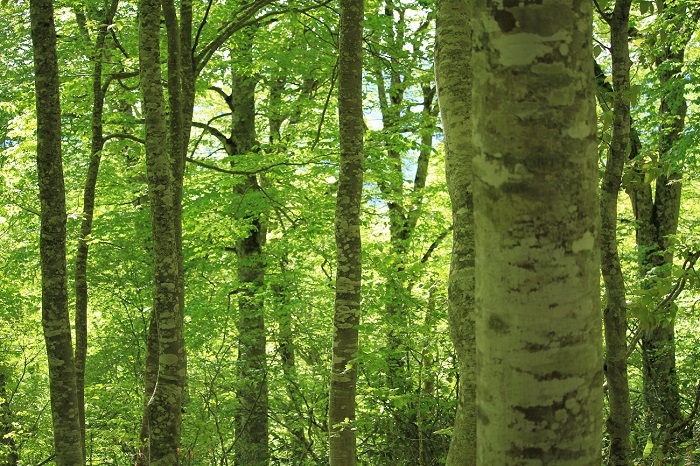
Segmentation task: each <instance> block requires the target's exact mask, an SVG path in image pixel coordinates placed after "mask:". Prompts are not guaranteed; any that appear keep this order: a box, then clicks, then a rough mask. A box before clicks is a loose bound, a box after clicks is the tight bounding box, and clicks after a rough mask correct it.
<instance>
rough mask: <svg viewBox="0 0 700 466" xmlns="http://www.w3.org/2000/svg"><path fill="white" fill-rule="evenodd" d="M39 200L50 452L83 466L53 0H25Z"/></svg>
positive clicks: (60, 461)
mask: <svg viewBox="0 0 700 466" xmlns="http://www.w3.org/2000/svg"><path fill="white" fill-rule="evenodd" d="M30 15H31V27H32V45H33V49H34V72H35V89H36V115H37V134H36V141H37V173H38V178H39V198H40V200H41V239H40V254H41V308H42V326H43V329H44V339H45V341H46V353H47V356H48V361H49V391H50V398H51V415H52V421H53V434H54V451H55V454H56V464H57V465H58V466H76V465H84V464H85V458H84V456H83V454H82V452H83V449H82V436H81V433H80V410H79V408H78V396H77V391H76V381H75V380H76V379H75V360H74V359H73V344H72V341H71V329H70V320H69V316H68V285H67V276H66V195H65V188H64V181H63V165H62V161H61V105H60V99H59V85H58V57H57V54H56V30H55V26H54V19H53V1H51V0H32V1H31V2H30Z"/></svg>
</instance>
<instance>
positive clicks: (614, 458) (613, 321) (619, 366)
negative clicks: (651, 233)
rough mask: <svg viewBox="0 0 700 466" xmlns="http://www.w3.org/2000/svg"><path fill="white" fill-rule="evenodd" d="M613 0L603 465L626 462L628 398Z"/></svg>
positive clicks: (620, 112)
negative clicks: (606, 444)
mask: <svg viewBox="0 0 700 466" xmlns="http://www.w3.org/2000/svg"><path fill="white" fill-rule="evenodd" d="M631 3H632V2H631V0H618V1H617V2H616V3H615V7H614V10H613V14H612V16H611V17H610V18H609V21H608V23H609V25H610V44H611V53H612V65H613V71H612V73H613V90H614V94H613V96H614V97H613V129H612V131H613V134H612V140H611V143H610V151H609V153H608V158H607V163H606V165H605V173H604V175H603V181H602V184H601V193H600V211H601V271H602V275H603V280H604V282H605V295H606V305H605V309H604V310H603V321H604V324H605V344H606V353H605V376H606V379H607V382H608V393H609V400H610V401H609V405H610V413H609V415H608V419H607V428H608V435H609V436H610V455H609V458H608V464H610V465H617V466H622V465H624V466H627V465H628V464H629V442H630V438H629V436H630V396H629V385H628V380H627V304H626V303H627V301H626V296H625V282H624V278H623V276H622V267H621V265H620V257H619V255H618V251H617V204H618V195H619V192H620V186H621V183H622V172H623V169H624V166H625V161H626V160H627V154H628V152H627V150H628V147H629V144H630V100H629V89H630V76H629V67H630V58H629V44H628V34H629V10H630V5H631Z"/></svg>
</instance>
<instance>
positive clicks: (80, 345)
mask: <svg viewBox="0 0 700 466" xmlns="http://www.w3.org/2000/svg"><path fill="white" fill-rule="evenodd" d="M118 4H119V1H118V0H112V1H111V3H110V7H109V11H108V12H107V13H106V16H105V17H104V19H103V21H102V24H101V25H100V29H99V30H98V32H97V38H96V39H95V48H94V50H93V56H92V66H93V71H92V115H91V117H90V118H91V125H90V129H91V138H90V162H89V164H88V170H87V175H86V177H85V187H84V189H83V214H82V219H81V224H80V239H79V240H78V250H77V252H76V255H75V378H76V388H77V394H78V409H79V410H80V413H79V416H80V431H81V434H82V438H83V445H82V446H83V456H85V360H86V358H87V348H88V343H87V340H88V333H87V322H88V317H87V312H88V280H87V266H88V253H89V248H90V246H89V243H88V241H89V239H90V234H91V233H92V220H93V216H94V212H95V187H96V185H97V175H98V173H99V170H100V161H101V158H102V148H103V147H104V134H103V126H102V115H103V111H104V102H105V92H106V87H107V86H104V87H103V83H102V55H103V54H104V47H105V37H107V33H108V29H107V28H108V27H109V25H110V24H112V20H113V19H114V15H115V13H116V11H117V5H118Z"/></svg>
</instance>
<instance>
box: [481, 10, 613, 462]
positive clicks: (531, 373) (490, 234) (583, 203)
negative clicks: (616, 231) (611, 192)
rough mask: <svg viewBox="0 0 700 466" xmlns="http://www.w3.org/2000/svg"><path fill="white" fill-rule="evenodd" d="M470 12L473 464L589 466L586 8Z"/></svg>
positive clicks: (595, 221) (594, 370) (591, 255)
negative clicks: (474, 369) (474, 368)
mask: <svg viewBox="0 0 700 466" xmlns="http://www.w3.org/2000/svg"><path fill="white" fill-rule="evenodd" d="M510 5H512V6H510ZM472 17H473V18H474V22H473V27H474V36H473V37H474V38H475V44H474V60H473V70H474V80H473V93H472V95H473V98H474V101H473V109H474V110H473V114H472V115H473V119H474V146H475V156H474V174H475V181H474V218H475V244H476V277H475V280H476V301H475V302H476V308H475V313H476V314H475V327H476V335H477V336H476V348H477V351H476V353H477V361H478V363H477V397H476V399H477V412H478V415H477V438H478V442H477V464H480V465H484V466H487V465H488V466H493V465H506V464H535V463H537V464H556V465H560V466H561V465H574V464H575V465H599V464H600V461H601V458H600V452H601V442H600V433H601V430H602V414H603V413H602V402H603V393H602V386H603V384H602V369H603V364H602V354H601V335H602V329H601V321H600V298H599V294H600V288H599V277H598V275H599V265H600V263H599V248H598V225H599V212H598V203H597V184H598V167H597V161H598V157H597V141H596V120H595V101H594V93H593V81H592V79H591V77H592V76H593V61H592V60H591V53H592V51H591V24H592V11H591V3H590V2H588V1H586V0H575V1H574V2H573V3H572V2H570V1H567V2H565V1H556V0H555V1H553V2H547V3H543V4H535V3H527V2H526V3H511V4H509V6H504V7H500V6H498V7H497V6H495V4H492V3H489V2H487V1H486V0H477V2H476V8H475V11H474V15H473V16H472Z"/></svg>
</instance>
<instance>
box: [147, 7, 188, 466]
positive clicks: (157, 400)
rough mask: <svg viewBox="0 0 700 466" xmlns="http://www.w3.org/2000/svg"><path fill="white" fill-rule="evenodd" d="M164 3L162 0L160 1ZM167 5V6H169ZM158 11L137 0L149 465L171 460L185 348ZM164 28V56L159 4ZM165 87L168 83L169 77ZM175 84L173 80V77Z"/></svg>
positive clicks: (175, 111)
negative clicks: (148, 292)
mask: <svg viewBox="0 0 700 466" xmlns="http://www.w3.org/2000/svg"><path fill="white" fill-rule="evenodd" d="M166 3H167V2H166ZM171 6H172V5H171ZM160 12H161V3H160V2H159V1H158V0H142V1H141V2H140V5H139V62H140V66H141V93H142V97H143V114H144V118H145V123H146V125H145V127H146V171H147V178H148V188H149V189H148V190H149V197H150V202H151V220H152V228H153V256H154V257H153V260H154V298H153V312H154V315H155V318H156V323H157V331H158V376H157V382H156V384H155V390H154V392H153V394H152V396H151V399H150V400H149V402H148V407H147V410H148V413H147V417H148V432H149V435H150V437H149V441H148V448H149V455H150V458H149V460H150V461H149V464H151V465H154V466H155V465H168V466H172V465H176V464H178V453H179V443H180V427H181V416H182V414H181V412H182V403H183V397H184V383H185V371H186V366H185V348H184V339H183V333H182V331H183V319H182V318H183V310H182V307H181V303H182V293H181V291H180V286H181V283H182V278H181V276H180V269H181V259H180V258H179V251H178V245H179V244H180V239H179V238H178V232H179V226H178V225H177V221H178V212H179V206H178V201H177V199H176V195H177V192H176V187H175V180H174V176H173V166H172V165H171V161H172V163H177V158H178V157H179V156H180V155H181V151H182V142H181V140H182V139H181V138H182V135H181V134H180V135H172V130H173V128H177V129H178V131H180V132H181V131H182V126H181V125H180V126H178V124H179V122H178V119H180V121H181V112H182V107H181V106H180V107H178V106H177V105H180V104H179V103H177V102H176V103H175V105H176V106H175V107H172V106H173V104H174V102H173V99H174V98H177V95H176V96H173V93H175V94H177V90H176V89H173V88H169V91H170V92H169V96H170V104H171V108H170V126H171V128H170V129H171V135H170V137H168V120H167V119H166V112H165V97H164V95H163V87H162V85H161V68H160V40H159V39H160ZM163 12H164V14H165V17H166V27H167V28H168V36H169V41H168V55H169V56H170V55H172V54H177V53H179V47H178V46H177V44H174V43H173V39H172V35H173V33H174V32H173V31H172V29H171V28H172V24H171V22H172V16H171V14H172V11H171V10H169V9H168V6H167V5H165V4H164V5H163ZM168 64H169V68H171V67H173V66H175V68H174V69H169V73H168V77H169V81H172V80H173V79H176V76H177V74H179V73H180V70H179V69H177V64H175V65H173V63H172V61H169V62H168ZM169 85H170V86H172V85H173V83H172V82H171V83H170V84H169ZM178 85H179V82H178Z"/></svg>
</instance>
